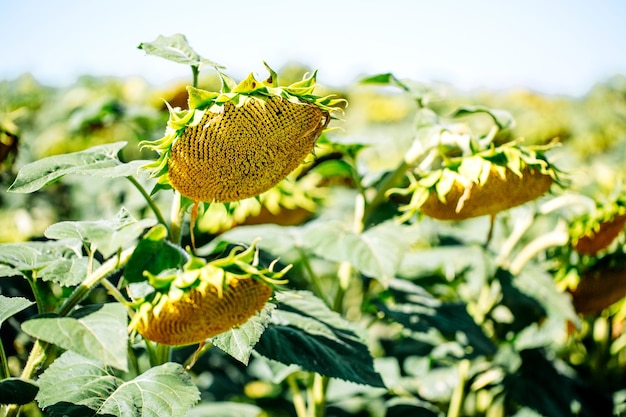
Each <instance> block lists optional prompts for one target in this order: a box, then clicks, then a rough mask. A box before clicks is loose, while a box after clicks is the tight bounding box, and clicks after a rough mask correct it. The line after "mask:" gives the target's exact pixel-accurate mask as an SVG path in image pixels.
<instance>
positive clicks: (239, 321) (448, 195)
mask: <svg viewBox="0 0 626 417" xmlns="http://www.w3.org/2000/svg"><path fill="white" fill-rule="evenodd" d="M139 49H141V51H139V53H144V54H146V55H149V56H150V58H146V59H167V60H169V61H171V65H186V66H188V67H189V68H190V70H191V71H190V77H189V79H188V80H183V81H181V82H180V83H178V84H175V85H167V86H160V87H154V86H150V85H148V84H147V83H146V82H145V81H143V80H142V79H139V78H132V79H123V80H122V79H115V78H96V77H83V78H80V79H78V80H76V82H75V83H74V84H73V85H71V86H68V87H64V88H51V87H46V86H43V85H41V84H39V83H38V82H37V81H36V80H35V79H33V78H32V77H30V76H28V75H24V76H22V77H20V78H18V79H15V80H11V81H2V82H0V179H1V181H2V187H1V188H2V192H1V193H0V242H1V243H0V325H1V333H0V335H1V339H0V415H1V416H7V417H9V416H10V417H15V416H18V415H20V416H25V417H37V416H50V417H61V416H72V417H78V416H99V417H105V416H106V417H110V416H117V417H134V416H143V417H181V416H188V417H202V416H215V417H240V416H241V417H260V416H276V417H283V416H284V417H322V416H329V417H330V416H338V417H343V416H362V417H366V416H367V417H370V416H371V417H384V416H389V417H400V416H418V417H422V416H424V417H444V416H447V417H461V416H468V417H473V416H484V417H504V416H515V417H536V416H546V417H566V416H588V417H597V416H620V415H626V302H625V301H624V300H625V295H626V238H625V237H624V229H625V228H626V189H625V188H624V187H625V185H624V183H623V182H624V181H623V180H624V178H626V168H625V165H624V161H625V160H626V78H624V77H620V76H616V77H614V78H611V79H608V80H604V81H602V82H599V83H598V84H597V85H596V86H594V88H593V89H592V90H590V91H589V92H588V93H587V94H586V95H585V96H583V97H577V98H574V97H560V96H545V95H540V94H536V93H532V92H528V91H524V90H515V91H504V92H486V91H475V92H471V93H470V92H460V91H456V90H455V89H454V88H452V87H450V86H448V85H442V84H436V83H424V82H419V81H417V80H406V79H400V78H398V77H396V75H394V74H393V73H384V74H371V75H369V76H364V77H362V78H361V79H359V80H357V81H355V82H354V83H353V84H351V85H347V86H335V87H331V86H327V85H324V84H323V83H322V82H321V80H322V79H323V77H324V75H323V74H321V73H320V74H318V73H317V71H315V70H314V69H313V70H312V69H309V68H302V67H300V66H298V65H295V64H294V65H291V66H287V67H285V68H282V69H279V70H278V71H277V70H275V69H273V68H272V66H271V63H264V62H261V63H259V68H256V69H253V71H252V72H251V73H250V75H249V76H247V77H245V78H243V79H241V80H236V79H234V78H232V77H231V76H230V75H228V74H229V68H231V67H236V63H228V64H229V65H228V67H226V66H223V65H221V64H218V63H216V62H213V61H211V60H209V59H207V58H205V57H202V56H199V55H198V54H197V53H196V52H195V51H194V50H193V49H192V48H191V47H190V45H189V44H188V43H187V40H186V38H185V37H184V36H183V35H173V36H168V37H165V36H159V37H157V38H156V39H155V40H154V41H151V42H144V43H141V44H140V45H139ZM318 80H319V82H318Z"/></svg>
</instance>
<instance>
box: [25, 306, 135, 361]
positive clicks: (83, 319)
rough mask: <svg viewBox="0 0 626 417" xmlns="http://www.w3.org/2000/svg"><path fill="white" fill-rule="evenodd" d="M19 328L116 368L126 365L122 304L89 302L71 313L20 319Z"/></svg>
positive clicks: (125, 337)
mask: <svg viewBox="0 0 626 417" xmlns="http://www.w3.org/2000/svg"><path fill="white" fill-rule="evenodd" d="M22 330H23V331H24V332H26V333H27V334H29V335H30V336H33V337H36V338H38V339H41V340H44V341H46V342H48V343H53V344H55V345H57V346H60V347H62V348H63V349H66V350H72V351H74V352H77V353H80V354H81V355H83V356H85V357H88V358H91V359H99V360H102V361H104V363H105V364H106V365H110V366H113V367H115V368H117V369H121V370H123V371H126V370H127V368H128V363H127V354H126V347H127V346H126V345H127V335H126V309H125V308H124V306H123V305H122V304H119V303H109V304H103V305H90V306H88V307H83V308H81V309H80V310H77V311H76V312H74V314H73V317H46V318H35V319H32V320H28V321H25V322H24V323H22Z"/></svg>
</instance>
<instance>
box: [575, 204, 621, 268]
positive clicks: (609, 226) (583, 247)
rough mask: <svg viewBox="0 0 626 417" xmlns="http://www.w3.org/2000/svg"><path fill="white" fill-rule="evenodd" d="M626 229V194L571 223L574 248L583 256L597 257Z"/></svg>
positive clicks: (600, 205)
mask: <svg viewBox="0 0 626 417" xmlns="http://www.w3.org/2000/svg"><path fill="white" fill-rule="evenodd" d="M625 227H626V193H622V194H621V195H620V196H618V197H617V198H615V199H613V200H612V201H605V202H599V201H598V202H596V204H595V207H594V208H593V210H591V211H590V212H588V213H585V214H583V215H581V216H580V217H578V218H576V219H575V220H574V221H572V222H571V223H570V227H569V233H570V240H571V244H572V247H573V248H574V249H575V250H576V252H578V253H580V254H582V255H590V256H595V255H597V254H598V253H599V252H601V251H603V250H605V249H607V248H608V247H609V246H611V244H612V243H613V242H614V241H615V240H616V239H617V238H618V236H620V235H622V234H623V231H624V228H625Z"/></svg>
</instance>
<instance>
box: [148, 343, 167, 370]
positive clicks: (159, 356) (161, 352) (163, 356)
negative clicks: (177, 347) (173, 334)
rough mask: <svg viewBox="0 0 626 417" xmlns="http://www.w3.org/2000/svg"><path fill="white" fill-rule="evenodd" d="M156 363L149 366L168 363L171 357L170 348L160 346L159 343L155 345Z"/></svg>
mask: <svg viewBox="0 0 626 417" xmlns="http://www.w3.org/2000/svg"><path fill="white" fill-rule="evenodd" d="M155 353H156V355H155V356H156V357H155V359H156V363H153V364H151V365H152V366H158V365H163V364H164V363H166V362H169V361H170V360H171V357H172V348H171V347H170V346H167V345H162V344H161V343H157V345H156V352H155Z"/></svg>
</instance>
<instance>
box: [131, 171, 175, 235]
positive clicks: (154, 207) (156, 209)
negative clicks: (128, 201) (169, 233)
mask: <svg viewBox="0 0 626 417" xmlns="http://www.w3.org/2000/svg"><path fill="white" fill-rule="evenodd" d="M126 178H127V179H128V181H130V182H131V184H133V185H134V186H135V188H136V189H137V190H138V191H139V192H140V193H141V195H142V196H143V198H144V200H146V203H148V206H149V207H150V209H151V210H152V212H153V213H154V215H155V216H156V218H157V220H158V222H159V223H161V224H162V225H163V226H165V227H167V222H166V221H165V217H163V213H161V210H160V209H159V206H157V204H156V203H155V201H154V200H153V199H152V197H150V194H148V192H147V191H146V189H145V188H144V187H143V186H142V185H141V184H140V183H139V181H137V179H136V178H135V177H133V176H128V177H126Z"/></svg>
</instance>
